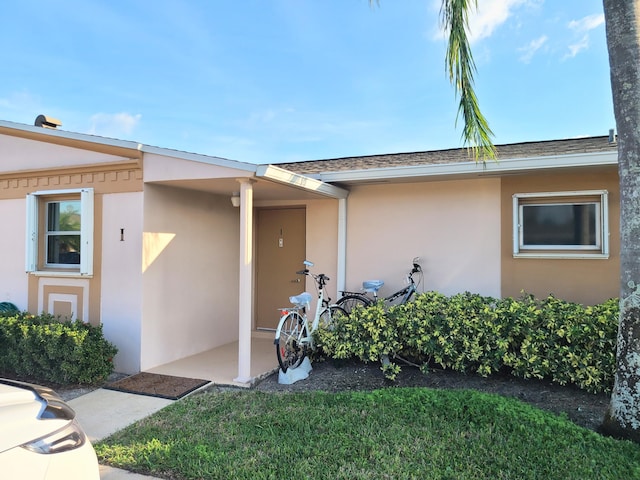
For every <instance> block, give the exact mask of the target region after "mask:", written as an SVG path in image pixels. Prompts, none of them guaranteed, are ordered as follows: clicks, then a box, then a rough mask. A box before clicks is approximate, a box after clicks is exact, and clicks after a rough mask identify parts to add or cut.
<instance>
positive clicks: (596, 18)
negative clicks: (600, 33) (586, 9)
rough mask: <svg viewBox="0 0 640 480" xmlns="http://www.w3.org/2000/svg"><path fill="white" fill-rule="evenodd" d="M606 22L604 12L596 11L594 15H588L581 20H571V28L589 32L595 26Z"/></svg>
mask: <svg viewBox="0 0 640 480" xmlns="http://www.w3.org/2000/svg"><path fill="white" fill-rule="evenodd" d="M603 23H604V13H594V14H593V15H587V16H586V17H584V18H581V19H580V20H571V21H570V22H569V28H570V29H571V30H575V31H576V32H579V33H581V32H588V31H589V30H593V29H594V28H598V27H599V26H600V25H602V24H603Z"/></svg>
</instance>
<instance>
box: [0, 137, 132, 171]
mask: <svg viewBox="0 0 640 480" xmlns="http://www.w3.org/2000/svg"><path fill="white" fill-rule="evenodd" d="M0 152H2V157H3V158H5V159H15V161H14V162H11V163H8V164H6V165H5V166H4V168H2V167H0V169H1V170H2V171H10V170H20V171H29V170H46V169H54V168H56V169H57V168H65V167H67V168H68V167H78V166H84V165H95V164H99V163H112V162H119V161H123V160H128V157H123V156H117V155H112V154H109V153H101V152H92V151H89V150H86V149H83V148H70V147H68V146H63V145H56V144H54V143H50V142H44V141H42V142H39V141H33V140H31V139H29V138H19V137H13V136H9V135H2V134H0ZM9 169H10V170H9Z"/></svg>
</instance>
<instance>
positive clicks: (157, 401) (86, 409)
mask: <svg viewBox="0 0 640 480" xmlns="http://www.w3.org/2000/svg"><path fill="white" fill-rule="evenodd" d="M67 403H68V404H69V405H71V407H72V408H73V409H74V410H75V412H76V418H77V419H78V422H80V425H82V428H83V429H84V431H85V433H86V434H87V436H88V437H89V440H91V443H95V442H97V441H98V440H102V439H103V438H106V437H108V436H109V435H111V434H113V433H115V432H117V431H118V430H122V429H123V428H124V427H126V426H128V425H131V424H132V423H135V422H137V421H138V420H141V419H143V418H145V417H147V416H149V415H151V414H152V413H155V412H157V411H158V410H160V409H162V408H164V407H166V406H167V405H170V404H171V403H173V400H166V399H164V398H156V397H149V396H146V395H134V394H131V393H124V392H115V391H113V390H106V389H103V388H100V389H98V390H94V391H92V392H90V393H88V394H86V395H82V396H80V397H76V398H74V399H72V400H69V401H68V402H67ZM153 478H155V477H149V476H146V475H138V474H135V473H130V472H127V471H125V470H120V469H117V468H112V467H107V466H104V465H101V466H100V479H101V480H143V479H153Z"/></svg>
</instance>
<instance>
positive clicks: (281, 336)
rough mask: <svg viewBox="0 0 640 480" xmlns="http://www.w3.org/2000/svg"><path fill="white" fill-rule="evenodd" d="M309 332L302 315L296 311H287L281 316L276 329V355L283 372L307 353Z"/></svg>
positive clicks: (297, 364) (295, 365)
mask: <svg viewBox="0 0 640 480" xmlns="http://www.w3.org/2000/svg"><path fill="white" fill-rule="evenodd" d="M308 336H309V332H307V327H306V325H305V324H304V320H303V318H302V316H301V315H300V314H299V313H298V312H289V313H288V314H287V315H285V316H283V317H282V318H281V319H280V323H278V328H277V330H276V339H275V342H274V343H275V344H276V356H277V357H278V363H279V364H280V368H281V369H282V371H283V372H285V373H286V371H287V370H288V369H289V368H296V367H297V366H299V365H300V364H301V363H302V360H304V357H305V355H306V354H307V343H306V341H307V338H308Z"/></svg>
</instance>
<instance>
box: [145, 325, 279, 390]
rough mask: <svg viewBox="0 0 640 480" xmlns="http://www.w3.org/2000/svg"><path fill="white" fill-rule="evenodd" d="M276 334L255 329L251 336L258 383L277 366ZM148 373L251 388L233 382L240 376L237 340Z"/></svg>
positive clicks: (248, 384) (253, 372) (253, 373)
mask: <svg viewBox="0 0 640 480" xmlns="http://www.w3.org/2000/svg"><path fill="white" fill-rule="evenodd" d="M273 335H274V334H273V333H271V332H255V333H254V334H253V336H252V339H251V377H252V379H253V380H252V381H253V382H255V381H256V380H258V379H261V378H264V377H266V376H268V375H270V374H272V373H273V372H276V371H277V369H278V361H277V359H276V353H275V347H274V346H273ZM145 372H150V373H159V374H162V375H174V376H178V377H189V378H201V379H203V380H209V381H211V382H212V383H214V384H215V385H232V386H238V387H250V386H251V383H239V382H236V381H234V378H236V377H237V376H238V342H232V343H228V344H226V345H222V346H220V347H217V348H214V349H212V350H208V351H206V352H202V353H198V354H196V355H191V356H189V357H185V358H181V359H180V360H176V361H174V362H170V363H166V364H164V365H159V366H157V367H154V368H151V369H146V370H145Z"/></svg>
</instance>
